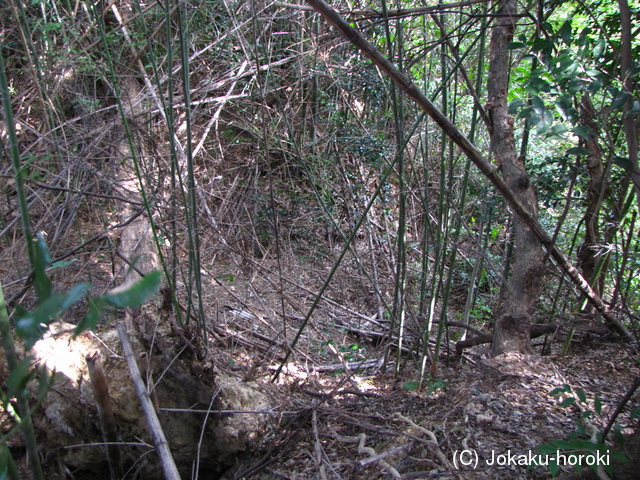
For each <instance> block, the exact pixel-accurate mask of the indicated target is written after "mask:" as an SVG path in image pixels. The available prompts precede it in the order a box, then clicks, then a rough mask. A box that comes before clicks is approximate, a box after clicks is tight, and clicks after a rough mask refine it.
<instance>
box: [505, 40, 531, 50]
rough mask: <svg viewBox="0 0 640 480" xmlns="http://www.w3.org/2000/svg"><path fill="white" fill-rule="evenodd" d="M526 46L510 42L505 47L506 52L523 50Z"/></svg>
mask: <svg viewBox="0 0 640 480" xmlns="http://www.w3.org/2000/svg"><path fill="white" fill-rule="evenodd" d="M526 46H527V45H526V44H524V43H522V42H511V43H509V44H508V45H507V49H508V50H518V49H520V48H525V47H526Z"/></svg>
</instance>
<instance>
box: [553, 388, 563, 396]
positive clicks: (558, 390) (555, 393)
mask: <svg viewBox="0 0 640 480" xmlns="http://www.w3.org/2000/svg"><path fill="white" fill-rule="evenodd" d="M564 392H566V390H565V388H564V387H557V388H554V389H553V390H551V393H550V395H559V394H561V393H564Z"/></svg>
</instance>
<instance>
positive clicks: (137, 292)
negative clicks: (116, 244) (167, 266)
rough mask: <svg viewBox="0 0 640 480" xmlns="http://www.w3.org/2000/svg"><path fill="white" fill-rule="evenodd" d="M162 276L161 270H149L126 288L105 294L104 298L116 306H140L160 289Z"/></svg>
mask: <svg viewBox="0 0 640 480" xmlns="http://www.w3.org/2000/svg"><path fill="white" fill-rule="evenodd" d="M161 278H162V273H160V272H159V271H153V272H149V273H147V274H146V275H145V276H144V277H143V278H142V279H141V280H138V281H137V282H136V283H134V284H133V285H131V286H130V287H129V288H127V289H126V290H123V291H121V292H116V293H108V294H106V295H104V299H105V300H106V301H107V302H108V303H110V304H111V305H114V306H116V307H121V308H138V307H139V306H141V305H142V304H143V303H144V302H145V301H146V300H147V298H149V297H150V296H151V295H153V294H154V293H157V292H158V290H160V280H161Z"/></svg>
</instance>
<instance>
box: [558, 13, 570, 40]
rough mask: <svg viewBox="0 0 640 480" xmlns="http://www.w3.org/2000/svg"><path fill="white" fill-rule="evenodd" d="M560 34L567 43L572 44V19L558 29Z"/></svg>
mask: <svg viewBox="0 0 640 480" xmlns="http://www.w3.org/2000/svg"><path fill="white" fill-rule="evenodd" d="M558 35H560V38H562V40H563V41H564V43H566V44H567V45H571V19H569V20H567V21H566V22H564V23H563V24H562V26H561V27H560V29H559V30H558Z"/></svg>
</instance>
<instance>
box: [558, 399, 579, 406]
mask: <svg viewBox="0 0 640 480" xmlns="http://www.w3.org/2000/svg"><path fill="white" fill-rule="evenodd" d="M574 403H576V399H575V398H573V397H570V398H565V399H564V400H563V401H561V402H560V406H561V407H564V408H566V407H570V406H571V405H573V404H574Z"/></svg>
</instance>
